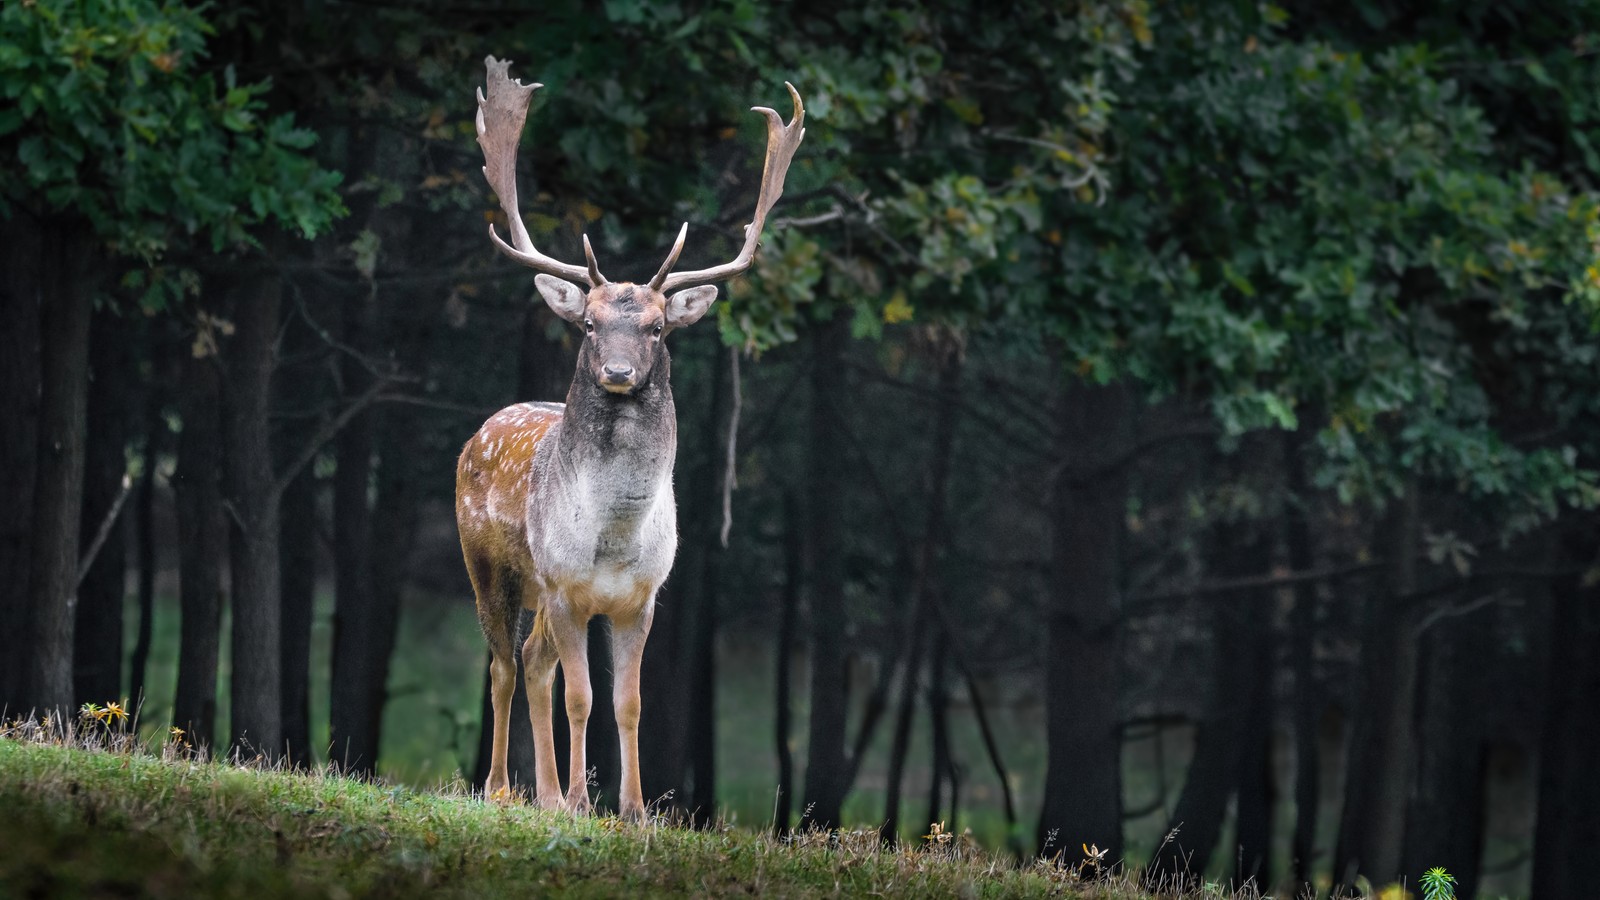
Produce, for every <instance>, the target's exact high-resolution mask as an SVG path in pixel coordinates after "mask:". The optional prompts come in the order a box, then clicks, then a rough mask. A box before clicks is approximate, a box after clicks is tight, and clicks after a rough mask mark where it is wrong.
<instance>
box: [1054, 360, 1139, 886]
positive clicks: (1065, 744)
mask: <svg viewBox="0 0 1600 900" xmlns="http://www.w3.org/2000/svg"><path fill="white" fill-rule="evenodd" d="M1056 413H1057V415H1056V421H1057V422H1058V423H1059V426H1060V429H1061V430H1060V433H1059V435H1058V441H1059V443H1060V445H1061V446H1062V448H1063V450H1064V452H1065V454H1066V456H1065V460H1064V462H1065V464H1066V465H1065V466H1064V467H1063V468H1062V469H1061V471H1060V472H1059V473H1058V474H1057V475H1056V477H1055V480H1054V481H1055V483H1054V485H1053V486H1052V491H1051V498H1050V501H1051V509H1052V513H1051V514H1052V517H1053V519H1054V535H1053V539H1052V542H1051V548H1050V549H1051V553H1050V562H1049V570H1050V584H1051V586H1052V587H1053V589H1054V591H1055V596H1054V598H1053V599H1052V600H1051V601H1050V610H1049V618H1048V621H1047V628H1048V638H1047V640H1048V648H1047V650H1046V656H1045V659H1046V663H1045V702H1046V728H1045V730H1046V740H1047V743H1048V748H1047V755H1046V768H1045V791H1044V805H1043V809H1042V811H1041V813H1040V816H1039V831H1038V840H1039V846H1040V847H1041V848H1044V849H1045V850H1046V851H1047V852H1055V851H1060V850H1064V849H1069V848H1075V847H1076V846H1077V844H1079V843H1092V844H1095V845H1097V846H1098V847H1099V848H1100V849H1102V850H1105V851H1106V858H1107V859H1108V860H1114V861H1120V860H1121V859H1122V846H1123V845H1122V773H1121V756H1122V741H1121V706H1120V702H1119V701H1120V698H1121V690H1120V685H1121V683H1122V677H1121V658H1122V647H1121V644H1122V641H1121V633H1122V628H1121V620H1122V613H1121V605H1122V603H1121V593H1122V591H1121V551H1122V534H1123V529H1124V528H1125V527H1126V519H1127V476H1126V473H1125V471H1124V469H1125V466H1124V463H1125V457H1126V455H1127V454H1128V453H1129V452H1130V449H1131V445H1132V423H1133V408H1132V400H1131V399H1130V397H1129V396H1128V393H1127V391H1126V389H1124V388H1123V387H1121V386H1117V385H1113V386H1089V385H1083V384H1073V385H1072V386H1071V387H1069V388H1068V389H1067V390H1065V391H1064V392H1063V393H1062V395H1061V397H1060V398H1059V399H1058V401H1057V410H1056Z"/></svg>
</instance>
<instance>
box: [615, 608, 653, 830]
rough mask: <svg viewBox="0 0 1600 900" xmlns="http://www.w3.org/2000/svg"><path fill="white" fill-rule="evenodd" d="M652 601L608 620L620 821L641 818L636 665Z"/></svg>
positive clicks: (640, 659)
mask: <svg viewBox="0 0 1600 900" xmlns="http://www.w3.org/2000/svg"><path fill="white" fill-rule="evenodd" d="M655 613H656V604H655V598H653V597H652V598H651V599H650V600H649V601H648V602H647V603H646V604H645V607H644V609H643V610H641V611H640V612H639V613H638V614H637V615H635V616H634V617H633V618H631V619H624V618H622V617H620V616H619V617H614V618H613V619H612V621H611V664H612V668H613V669H614V670H615V672H616V674H615V676H614V678H615V679H616V683H615V687H614V689H613V691H612V706H613V708H614V709H615V710H616V714H617V743H618V744H620V745H621V747H622V809H621V810H620V812H621V814H622V816H623V818H627V819H642V818H644V812H645V810H644V792H643V791H642V790H641V789H640V787H639V710H640V704H639V665H640V663H641V662H642V661H643V659H644V641H645V638H647V637H649V636H650V623H651V622H652V621H653V620H654V619H655Z"/></svg>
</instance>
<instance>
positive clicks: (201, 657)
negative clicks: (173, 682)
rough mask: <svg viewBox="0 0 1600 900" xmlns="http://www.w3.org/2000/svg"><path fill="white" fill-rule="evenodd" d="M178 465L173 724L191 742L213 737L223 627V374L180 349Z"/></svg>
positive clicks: (198, 743) (209, 741)
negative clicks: (177, 611)
mask: <svg viewBox="0 0 1600 900" xmlns="http://www.w3.org/2000/svg"><path fill="white" fill-rule="evenodd" d="M180 374H181V377H180V379H179V389H178V390H179V393H178V414H179V417H180V418H181V419H182V421H183V430H182V432H181V433H180V434H179V435H178V466H177V469H176V470H175V471H174V472H173V478H172V489H173V497H174V501H175V503H176V506H177V515H178V599H179V604H180V607H181V612H180V615H181V621H180V626H179V631H180V635H179V640H178V686H177V693H175V694H174V695H173V701H172V724H173V725H174V726H176V727H178V728H182V729H183V730H184V733H185V734H186V735H187V736H188V740H189V742H190V743H191V744H193V745H195V746H196V747H210V746H211V745H212V743H213V742H214V741H215V740H216V737H217V734H216V726H217V662H218V657H219V655H220V643H221V632H222V560H223V556H224V554H226V553H227V549H228V547H227V533H228V532H227V519H226V518H225V517H224V514H223V509H222V376H221V372H220V370H219V369H218V363H217V360H216V359H215V358H209V357H208V358H205V359H197V358H195V357H194V356H193V355H191V354H187V353H186V354H184V359H183V362H182V365H181V367H180Z"/></svg>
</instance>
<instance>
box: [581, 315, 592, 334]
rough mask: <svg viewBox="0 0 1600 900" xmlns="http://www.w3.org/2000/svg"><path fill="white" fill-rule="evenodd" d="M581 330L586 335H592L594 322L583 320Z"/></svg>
mask: <svg viewBox="0 0 1600 900" xmlns="http://www.w3.org/2000/svg"><path fill="white" fill-rule="evenodd" d="M583 330H584V332H585V333H587V334H594V320H593V319H584V320H583Z"/></svg>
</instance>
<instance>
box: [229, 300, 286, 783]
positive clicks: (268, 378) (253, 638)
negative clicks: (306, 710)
mask: <svg viewBox="0 0 1600 900" xmlns="http://www.w3.org/2000/svg"><path fill="white" fill-rule="evenodd" d="M233 293H234V297H235V303H234V304H233V322H234V329H235V330H234V335H233V337H232V338H231V339H229V340H227V341H226V342H225V343H224V347H223V353H224V356H223V359H224V364H225V367H226V370H227V373H228V380H227V394H226V404H225V407H226V408H225V411H224V416H223V441H224V446H225V448H226V451H227V489H228V501H229V512H230V514H231V519H232V524H233V530H232V532H231V541H230V545H229V550H230V561H231V564H232V581H233V634H232V638H231V641H232V643H231V646H232V649H233V673H232V674H233V677H232V683H231V688H232V690H231V691H230V694H229V706H230V712H231V720H230V721H231V722H232V730H233V734H232V735H231V736H230V743H231V744H232V746H233V747H234V748H235V749H236V750H240V751H243V752H245V753H247V754H250V753H255V754H260V755H263V756H266V757H267V758H269V759H275V758H277V757H279V756H280V755H281V754H282V753H283V684H282V659H283V656H282V653H283V647H282V633H283V632H282V607H281V605H280V604H281V603H282V594H281V592H280V587H281V585H280V582H279V581H278V575H279V568H278V534H279V528H280V509H279V504H280V502H281V499H282V498H281V496H280V494H279V491H280V488H279V486H278V485H277V483H276V476H275V474H274V470H273V457H272V436H271V421H270V413H271V409H270V404H271V397H272V370H273V367H274V364H275V358H274V357H275V352H274V343H275V341H276V340H277V334H278V325H279V322H278V318H279V317H278V310H279V306H280V304H281V302H282V286H281V284H280V281H279V277H278V275H277V273H276V272H272V271H259V272H255V273H252V274H250V275H248V276H246V278H245V280H244V281H243V282H242V283H241V284H240V285H238V286H237V287H236V288H235V289H234V291H233Z"/></svg>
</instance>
